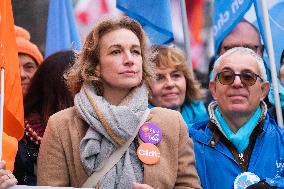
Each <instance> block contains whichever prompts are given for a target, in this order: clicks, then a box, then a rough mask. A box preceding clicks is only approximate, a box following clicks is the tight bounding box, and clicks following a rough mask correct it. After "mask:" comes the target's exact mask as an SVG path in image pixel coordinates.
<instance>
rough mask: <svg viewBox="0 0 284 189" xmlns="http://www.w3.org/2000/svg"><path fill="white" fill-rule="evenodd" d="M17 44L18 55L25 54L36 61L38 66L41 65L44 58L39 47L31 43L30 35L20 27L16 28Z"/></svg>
mask: <svg viewBox="0 0 284 189" xmlns="http://www.w3.org/2000/svg"><path fill="white" fill-rule="evenodd" d="M15 34H16V43H17V46H18V53H23V54H27V55H29V56H31V57H32V58H34V59H35V61H36V62H37V64H38V65H39V64H41V63H42V61H43V56H42V54H41V53H40V51H39V49H38V47H37V46H36V45H35V44H33V43H32V42H31V41H30V33H29V32H28V31H27V30H25V29H24V28H21V27H19V26H17V27H16V26H15Z"/></svg>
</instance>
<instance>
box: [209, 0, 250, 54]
mask: <svg viewBox="0 0 284 189" xmlns="http://www.w3.org/2000/svg"><path fill="white" fill-rule="evenodd" d="M252 3H253V0H246V1H238V0H226V1H221V0H216V1H214V17H213V33H214V51H215V54H217V51H218V47H219V45H220V44H221V42H222V41H223V39H224V38H225V37H226V36H227V35H228V34H229V33H230V32H231V31H232V30H233V28H234V27H235V26H236V25H237V24H238V23H239V21H240V20H242V19H243V17H244V15H245V14H246V12H247V11H248V9H249V8H250V7H251V5H252Z"/></svg>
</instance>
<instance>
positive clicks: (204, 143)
mask: <svg viewBox="0 0 284 189" xmlns="http://www.w3.org/2000/svg"><path fill="white" fill-rule="evenodd" d="M208 123H209V121H208V120H207V121H203V122H199V123H196V124H194V125H193V126H192V127H191V128H190V130H189V133H190V136H191V138H192V139H193V142H194V152H195V158H196V167H197V172H198V175H199V177H200V180H201V185H202V187H203V188H205V189H232V188H233V185H234V180H235V178H236V177H237V176H238V175H239V174H241V173H242V169H241V167H240V165H239V164H238V163H237V161H236V160H235V159H234V157H233V155H232V153H231V152H230V151H229V149H228V148H227V147H226V146H225V145H224V144H223V143H222V142H221V140H218V141H217V142H216V143H215V144H214V143H213V144H214V146H212V139H213V133H212V132H211V130H210V129H209V128H208V127H207V124H208ZM246 171H248V172H252V173H254V174H256V175H257V176H259V177H260V179H261V180H262V179H266V178H272V179H273V178H275V177H284V130H283V129H281V128H279V126H278V125H277V124H276V123H275V121H274V120H273V119H272V118H271V117H270V116H269V115H268V114H267V115H266V117H265V120H264V125H263V127H262V129H261V131H260V134H259V135H257V138H256V141H255V145H254V146H253V150H252V154H251V157H250V159H249V164H248V170H246ZM270 181H271V180H270ZM277 181H278V182H277V183H278V184H277V185H276V186H278V187H279V188H282V187H283V186H284V182H283V179H278V180H277ZM270 184H271V182H270ZM281 186H282V187H281Z"/></svg>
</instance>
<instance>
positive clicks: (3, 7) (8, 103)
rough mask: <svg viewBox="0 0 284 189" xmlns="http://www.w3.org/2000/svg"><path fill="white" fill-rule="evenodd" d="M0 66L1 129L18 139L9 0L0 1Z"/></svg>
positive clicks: (19, 109) (18, 92)
mask: <svg viewBox="0 0 284 189" xmlns="http://www.w3.org/2000/svg"><path fill="white" fill-rule="evenodd" d="M0 66H1V68H2V67H4V69H5V84H4V86H5V89H4V99H5V100H4V126H3V130H4V132H5V133H6V134H7V135H9V136H11V137H15V138H16V139H17V140H20V139H21V138H22V137H23V134H24V108H23V95H22V88H21V78H20V70H19V59H18V52H17V48H16V37H15V31H14V18H13V12H12V5H11V0H1V1H0ZM1 95H2V91H1ZM3 154H4V151H3Z"/></svg>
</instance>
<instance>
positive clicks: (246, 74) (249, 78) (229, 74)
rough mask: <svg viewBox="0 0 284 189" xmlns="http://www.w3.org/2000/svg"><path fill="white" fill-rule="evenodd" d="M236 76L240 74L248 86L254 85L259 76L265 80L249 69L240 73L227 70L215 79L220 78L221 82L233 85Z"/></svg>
mask: <svg viewBox="0 0 284 189" xmlns="http://www.w3.org/2000/svg"><path fill="white" fill-rule="evenodd" d="M236 76H239V77H240V79H241V81H242V83H243V84H244V85H246V86H252V85H254V84H255V82H256V80H257V78H259V79H260V80H261V81H263V79H262V78H261V77H260V76H259V75H257V74H255V73H253V72H251V71H247V70H245V71H242V72H241V73H239V74H236V73H235V72H233V71H232V70H225V71H222V72H220V73H218V74H217V76H216V78H215V80H216V79H217V78H218V80H219V82H220V83H221V84H223V85H231V84H232V83H234V81H235V78H236Z"/></svg>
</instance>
